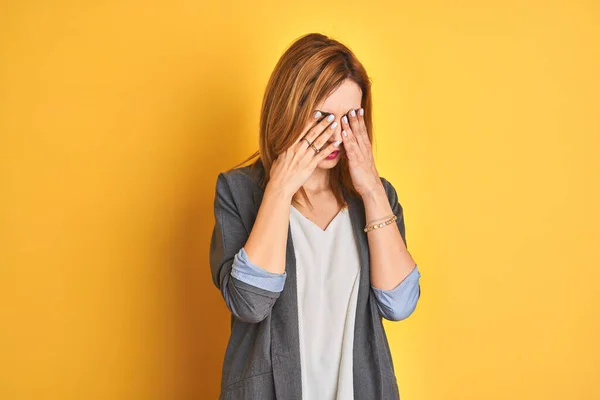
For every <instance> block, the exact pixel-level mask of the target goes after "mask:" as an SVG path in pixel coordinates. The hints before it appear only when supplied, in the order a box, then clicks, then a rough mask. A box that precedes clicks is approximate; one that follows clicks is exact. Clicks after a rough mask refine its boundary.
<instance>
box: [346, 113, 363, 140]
mask: <svg viewBox="0 0 600 400" xmlns="http://www.w3.org/2000/svg"><path fill="white" fill-rule="evenodd" d="M349 114H350V128H351V129H352V133H354V136H355V137H356V141H357V143H358V144H359V145H363V144H364V139H363V133H362V129H361V126H360V121H359V114H358V113H357V112H356V110H351V111H350V113H349Z"/></svg>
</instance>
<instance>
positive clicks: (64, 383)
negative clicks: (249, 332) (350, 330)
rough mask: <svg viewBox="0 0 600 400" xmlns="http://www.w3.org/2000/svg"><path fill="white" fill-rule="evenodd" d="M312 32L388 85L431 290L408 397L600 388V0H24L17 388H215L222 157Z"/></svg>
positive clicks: (7, 84) (7, 327)
mask: <svg viewBox="0 0 600 400" xmlns="http://www.w3.org/2000/svg"><path fill="white" fill-rule="evenodd" d="M308 32H322V33H325V34H329V35H332V36H333V37H334V38H337V39H339V40H341V41H343V42H344V43H346V44H347V45H348V46H350V47H351V48H352V49H353V50H354V51H355V52H356V54H357V56H358V57H359V58H360V59H361V60H362V62H363V63H364V65H365V66H366V68H367V70H368V72H369V74H370V76H371V77H372V80H373V93H374V107H375V108H374V118H375V120H374V121H375V128H374V129H375V135H376V142H375V150H376V160H377V165H378V169H379V171H380V173H381V175H382V176H384V177H386V178H388V179H389V180H390V181H391V182H392V183H393V184H394V186H395V187H396V188H397V190H398V193H399V196H400V201H401V203H402V204H403V206H404V208H405V212H406V224H407V241H408V244H409V249H410V251H411V253H412V254H413V256H414V257H415V259H416V260H417V261H418V263H419V265H420V269H421V271H422V281H421V287H422V297H421V300H420V303H419V305H418V308H417V310H416V312H415V313H414V314H413V315H412V316H411V317H410V318H409V319H408V320H405V321H403V322H398V323H391V322H387V321H386V329H387V332H388V334H389V338H390V341H391V347H392V351H393V355H394V362H395V367H396V371H397V376H398V381H399V385H400V392H401V396H402V399H404V400H434V399H435V400H437V399H444V400H448V399H453V400H454V399H457V400H463V399H478V400H479V399H503V400H504V399H600V381H599V380H598V378H599V377H600V367H599V362H600V348H599V345H598V338H600V328H599V320H600V318H599V317H600V315H599V314H600V312H599V306H600V290H599V289H600V287H599V286H600V284H599V282H600V272H599V268H600V255H599V252H598V247H597V246H598V244H599V243H600V218H599V217H600V213H599V211H598V205H599V204H600V195H599V188H598V184H599V181H600V163H599V161H598V158H599V157H598V154H599V153H600V146H599V144H600V143H599V141H600V140H599V138H598V136H599V134H600V118H599V116H598V114H599V112H600V101H599V93H600V80H599V77H598V71H600V43H599V40H598V39H599V38H600V6H599V5H598V3H597V2H593V1H583V0H578V1H567V0H562V1H553V2H547V1H546V2H542V1H526V2H523V1H499V0H494V1H471V2H467V1H447V2H444V1H424V2H418V3H417V2H413V3H408V2H391V1H390V2H382V1H369V2H355V3H349V2H341V1H330V2H325V3H323V2H318V1H312V0H305V1H302V2H295V3H292V2H288V3H286V4H285V5H282V4H281V3H280V2H273V1H269V2H267V1H255V2H238V3H219V2H207V1H201V2H193V1H182V2H174V1H160V2H159V1H154V2H142V1H115V0H113V1H101V2H100V1H88V2H49V1H46V2H44V1H31V0H29V1H25V0H22V1H16V0H14V1H8V2H7V1H5V2H3V5H2V13H1V14H0V179H1V182H0V183H1V186H0V190H1V192H0V318H1V320H0V398H2V399H6V400H13V399H19V400H21V399H23V400H25V399H57V400H58V399H60V400H70V399H111V400H112V399H114V400H131V399H157V400H158V399H161V400H162V399H186V400H187V399H211V398H216V396H217V393H218V387H219V379H220V372H221V371H220V369H221V365H222V364H221V363H222V359H223V354H224V351H225V345H226V342H227V339H228V334H229V314H228V312H227V309H226V307H225V305H224V303H223V300H222V298H221V297H220V294H219V293H218V291H217V290H216V288H215V287H214V286H213V284H212V282H211V280H210V273H209V265H208V245H209V240H210V234H211V232H212V227H213V221H214V220H213V214H212V212H213V210H212V202H213V198H214V185H215V181H216V176H217V174H218V172H220V171H223V170H225V169H227V168H229V167H230V166H232V165H234V164H236V163H237V162H239V161H240V160H242V159H243V158H245V157H246V156H247V155H249V154H250V153H252V152H253V151H254V150H255V149H256V147H257V127H258V116H259V110H260V102H261V99H262V94H263V90H264V87H265V85H266V82H267V80H268V77H269V75H270V73H271V71H272V69H273V67H274V65H275V63H276V61H277V60H278V58H279V56H280V55H281V54H282V52H283V51H284V49H285V48H286V47H287V46H288V45H289V44H290V43H291V42H292V41H293V40H294V39H296V38H297V37H299V36H300V35H302V34H304V33H308Z"/></svg>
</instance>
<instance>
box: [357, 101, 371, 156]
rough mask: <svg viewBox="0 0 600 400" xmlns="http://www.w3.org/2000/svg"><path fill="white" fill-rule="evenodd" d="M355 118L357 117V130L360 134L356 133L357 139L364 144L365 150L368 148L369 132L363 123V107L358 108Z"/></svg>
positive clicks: (369, 145)
mask: <svg viewBox="0 0 600 400" xmlns="http://www.w3.org/2000/svg"><path fill="white" fill-rule="evenodd" d="M357 118H358V127H359V130H358V131H359V132H360V134H357V139H359V141H362V143H363V144H364V146H365V148H366V149H367V150H370V148H371V139H369V132H368V131H367V125H366V124H365V109H364V108H361V109H359V110H358V113H357ZM354 132H356V129H355V130H354Z"/></svg>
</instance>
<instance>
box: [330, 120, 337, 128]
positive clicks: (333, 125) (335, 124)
mask: <svg viewBox="0 0 600 400" xmlns="http://www.w3.org/2000/svg"><path fill="white" fill-rule="evenodd" d="M336 127H337V121H336V122H334V123H333V124H331V129H335V128H336Z"/></svg>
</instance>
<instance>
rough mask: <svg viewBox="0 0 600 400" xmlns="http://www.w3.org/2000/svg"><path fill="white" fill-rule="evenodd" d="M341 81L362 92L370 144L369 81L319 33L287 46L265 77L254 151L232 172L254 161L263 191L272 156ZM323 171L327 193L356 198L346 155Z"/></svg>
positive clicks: (349, 56)
mask: <svg viewBox="0 0 600 400" xmlns="http://www.w3.org/2000/svg"><path fill="white" fill-rule="evenodd" d="M346 79H350V80H351V81H353V82H355V83H356V84H357V85H358V86H359V87H360V88H361V90H362V99H361V100H362V101H361V106H362V108H363V109H364V111H365V112H364V120H365V125H366V127H367V132H368V135H369V139H370V140H371V143H373V129H372V128H373V123H372V118H371V115H372V113H371V110H372V106H371V81H370V79H369V77H368V75H367V72H366V70H365V68H364V67H363V65H362V64H361V63H360V62H359V61H358V59H357V58H356V56H355V55H354V53H353V52H352V51H351V50H350V49H349V48H348V47H346V46H345V45H343V44H341V43H340V42H338V41H336V40H334V39H331V38H329V37H327V36H325V35H323V34H320V33H309V34H306V35H303V36H301V37H300V38H298V39H296V41H294V42H293V43H292V44H291V45H290V46H289V48H288V49H287V50H286V51H285V52H284V54H283V55H282V56H281V58H280V59H279V61H278V62H277V65H276V66H275V69H274V70H273V72H272V74H271V77H270V78H269V82H268V84H267V87H266V90H265V93H264V97H263V101H262V107H261V113H260V132H259V150H258V151H256V152H255V153H254V154H252V155H251V156H250V157H248V158H247V159H245V160H244V161H242V162H241V163H239V164H237V165H236V166H234V167H233V168H232V169H235V168H237V167H239V166H241V165H243V164H245V163H247V162H248V161H251V160H252V159H253V158H255V157H258V158H257V160H255V161H254V162H253V163H252V168H261V167H262V168H264V175H263V179H262V182H260V183H259V186H260V187H261V188H263V189H264V188H265V187H266V185H267V183H268V182H269V179H270V170H271V165H272V164H273V162H274V161H275V159H276V158H277V156H278V155H279V154H280V153H282V152H283V151H285V150H286V149H287V148H289V147H290V146H291V145H292V144H293V143H294V142H295V140H296V139H297V138H298V136H300V134H301V133H302V130H303V128H304V127H305V126H306V124H307V123H308V121H309V120H310V119H311V118H312V114H313V111H314V109H315V108H316V106H317V104H319V103H320V102H321V101H324V100H325V99H326V98H327V97H328V96H329V95H330V94H331V93H332V92H333V91H335V90H336V89H337V88H338V87H339V86H340V85H341V84H342V83H343V82H344V81H345V80H346ZM329 173H330V176H329V178H330V179H329V182H330V185H331V189H332V190H333V193H334V195H335V197H336V199H337V200H338V202H339V203H341V204H344V205H345V204H346V202H345V200H344V196H343V192H342V187H343V188H345V189H346V190H347V191H348V193H350V194H351V195H354V196H358V192H357V191H356V189H355V188H354V185H353V184H352V180H351V178H350V174H349V169H348V160H347V158H346V157H342V158H341V159H340V161H339V162H338V163H337V165H336V166H335V167H333V168H331V169H330V171H329ZM298 195H302V196H303V197H304V199H305V200H306V202H307V203H308V204H309V206H310V207H312V204H311V203H310V200H309V199H308V196H307V194H306V191H305V190H304V187H301V188H300V189H299V190H298V192H296V193H295V194H294V197H293V198H292V203H295V204H297V203H298V197H297V196H298Z"/></svg>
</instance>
